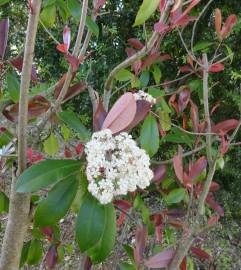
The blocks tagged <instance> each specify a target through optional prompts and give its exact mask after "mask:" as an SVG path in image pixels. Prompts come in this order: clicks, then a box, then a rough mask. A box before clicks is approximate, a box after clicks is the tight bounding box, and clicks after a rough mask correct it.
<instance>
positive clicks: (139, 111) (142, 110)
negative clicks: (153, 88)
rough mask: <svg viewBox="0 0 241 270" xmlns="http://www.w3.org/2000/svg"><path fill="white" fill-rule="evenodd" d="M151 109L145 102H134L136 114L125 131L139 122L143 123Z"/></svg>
mask: <svg viewBox="0 0 241 270" xmlns="http://www.w3.org/2000/svg"><path fill="white" fill-rule="evenodd" d="M150 109H151V103H150V102H148V101H145V100H137V101H136V114H135V118H134V119H133V121H132V122H131V124H130V125H129V126H128V128H127V130H131V129H133V128H134V127H136V126H137V125H138V124H139V123H140V122H141V121H143V120H144V119H145V118H146V116H147V114H148V112H149V111H150Z"/></svg>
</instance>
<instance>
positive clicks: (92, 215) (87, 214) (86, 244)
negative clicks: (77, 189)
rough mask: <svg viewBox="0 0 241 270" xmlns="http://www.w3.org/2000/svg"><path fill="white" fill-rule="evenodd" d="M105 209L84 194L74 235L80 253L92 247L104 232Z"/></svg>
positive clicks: (88, 195) (87, 194)
mask: <svg viewBox="0 0 241 270" xmlns="http://www.w3.org/2000/svg"><path fill="white" fill-rule="evenodd" d="M106 207H108V206H104V205H101V204H100V203H99V202H98V201H97V200H96V199H95V198H94V197H92V196H91V195H90V194H89V193H86V195H85V197H84V198H83V201H82V204H81V206H80V210H79V214H78V217H77V221H76V227H75V234H76V240H77V243H78V245H79V248H80V251H81V252H85V251H87V250H88V249H90V248H92V247H94V246H95V245H96V244H97V243H98V241H99V240H100V238H101V236H102V235H103V232H104V230H105V221H106Z"/></svg>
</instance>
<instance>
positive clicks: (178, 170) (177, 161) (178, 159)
mask: <svg viewBox="0 0 241 270" xmlns="http://www.w3.org/2000/svg"><path fill="white" fill-rule="evenodd" d="M173 166H174V171H175V174H176V177H177V178H178V180H179V181H180V182H181V183H183V164H182V155H181V154H178V155H176V156H174V157H173Z"/></svg>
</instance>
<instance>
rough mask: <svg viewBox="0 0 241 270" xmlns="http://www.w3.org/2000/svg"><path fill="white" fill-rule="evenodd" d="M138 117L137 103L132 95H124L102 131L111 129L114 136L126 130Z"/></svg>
mask: <svg viewBox="0 0 241 270" xmlns="http://www.w3.org/2000/svg"><path fill="white" fill-rule="evenodd" d="M135 115H136V101H135V98H134V96H133V94H132V93H129V92H127V93H125V94H124V95H122V96H121V97H120V98H119V99H118V100H117V101H116V103H115V104H114V105H113V107H112V108H111V110H110V112H109V113H108V114H107V116H106V118H105V121H104V123H103V126H102V129H106V128H108V129H110V130H111V131H112V133H113V134H116V133H119V132H121V131H122V130H124V129H126V128H127V127H128V126H129V125H130V124H131V122H132V121H133V120H134V117H135Z"/></svg>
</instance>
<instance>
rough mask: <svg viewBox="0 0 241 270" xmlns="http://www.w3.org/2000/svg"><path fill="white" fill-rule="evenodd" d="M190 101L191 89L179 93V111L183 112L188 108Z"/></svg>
mask: <svg viewBox="0 0 241 270" xmlns="http://www.w3.org/2000/svg"><path fill="white" fill-rule="evenodd" d="M189 101H190V89H188V88H186V89H184V90H183V91H182V92H181V93H180V94H179V98H178V109H179V112H183V111H184V110H185V109H186V107H187V105H188V103H189Z"/></svg>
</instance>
